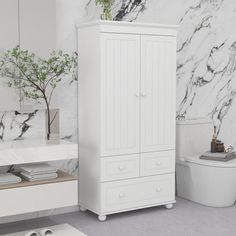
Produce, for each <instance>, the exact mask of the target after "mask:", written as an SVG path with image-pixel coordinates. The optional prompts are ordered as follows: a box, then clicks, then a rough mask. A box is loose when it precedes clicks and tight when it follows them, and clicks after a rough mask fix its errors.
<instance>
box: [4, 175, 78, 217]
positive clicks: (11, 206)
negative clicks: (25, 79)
mask: <svg viewBox="0 0 236 236" xmlns="http://www.w3.org/2000/svg"><path fill="white" fill-rule="evenodd" d="M0 199H1V201H0V217H4V216H11V215H18V214H24V213H30V212H36V211H43V210H48V209H54V208H60V207H68V206H74V205H77V204H78V181H77V180H73V181H66V182H58V183H52V184H42V185H33V186H29V187H19V188H12V189H3V190H0Z"/></svg>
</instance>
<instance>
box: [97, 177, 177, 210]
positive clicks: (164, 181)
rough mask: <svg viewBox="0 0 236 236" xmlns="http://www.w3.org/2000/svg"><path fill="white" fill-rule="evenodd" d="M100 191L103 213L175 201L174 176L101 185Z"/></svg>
mask: <svg viewBox="0 0 236 236" xmlns="http://www.w3.org/2000/svg"><path fill="white" fill-rule="evenodd" d="M101 189H102V193H101V194H102V207H101V210H102V212H104V213H109V212H115V211H122V210H125V209H132V208H138V207H143V206H148V205H155V204H157V205H158V204H161V203H166V202H171V201H174V200H175V175H174V174H167V175H160V176H153V177H144V178H138V179H131V180H123V181H116V182H110V183H102V184H101Z"/></svg>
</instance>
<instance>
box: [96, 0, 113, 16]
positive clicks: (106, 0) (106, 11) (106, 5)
mask: <svg viewBox="0 0 236 236" xmlns="http://www.w3.org/2000/svg"><path fill="white" fill-rule="evenodd" d="M95 3H96V5H100V6H101V7H102V9H103V13H102V15H101V19H102V20H112V12H111V7H112V5H113V3H114V0H95Z"/></svg>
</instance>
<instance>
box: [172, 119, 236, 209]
mask: <svg viewBox="0 0 236 236" xmlns="http://www.w3.org/2000/svg"><path fill="white" fill-rule="evenodd" d="M176 131H177V145H176V147H177V148H176V150H177V151H176V158H177V160H176V177H177V195H178V196H179V197H182V198H185V199H188V200H191V201H194V202H197V203H200V204H202V205H205V206H211V207H228V206H232V205H233V204H234V203H235V201H236V159H233V160H230V161H227V162H219V161H209V160H201V159H200V158H199V157H200V155H201V154H202V153H204V152H206V151H208V150H209V148H210V140H211V136H212V133H213V125H212V122H211V121H209V120H207V119H193V120H185V121H179V122H177V130H176Z"/></svg>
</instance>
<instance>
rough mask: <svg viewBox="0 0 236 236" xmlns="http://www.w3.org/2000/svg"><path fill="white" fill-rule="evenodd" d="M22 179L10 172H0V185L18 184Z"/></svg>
mask: <svg viewBox="0 0 236 236" xmlns="http://www.w3.org/2000/svg"><path fill="white" fill-rule="evenodd" d="M21 181H22V179H21V178H20V177H18V176H16V175H14V174H12V173H3V174H0V185H7V184H18V183H20V182H21Z"/></svg>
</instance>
